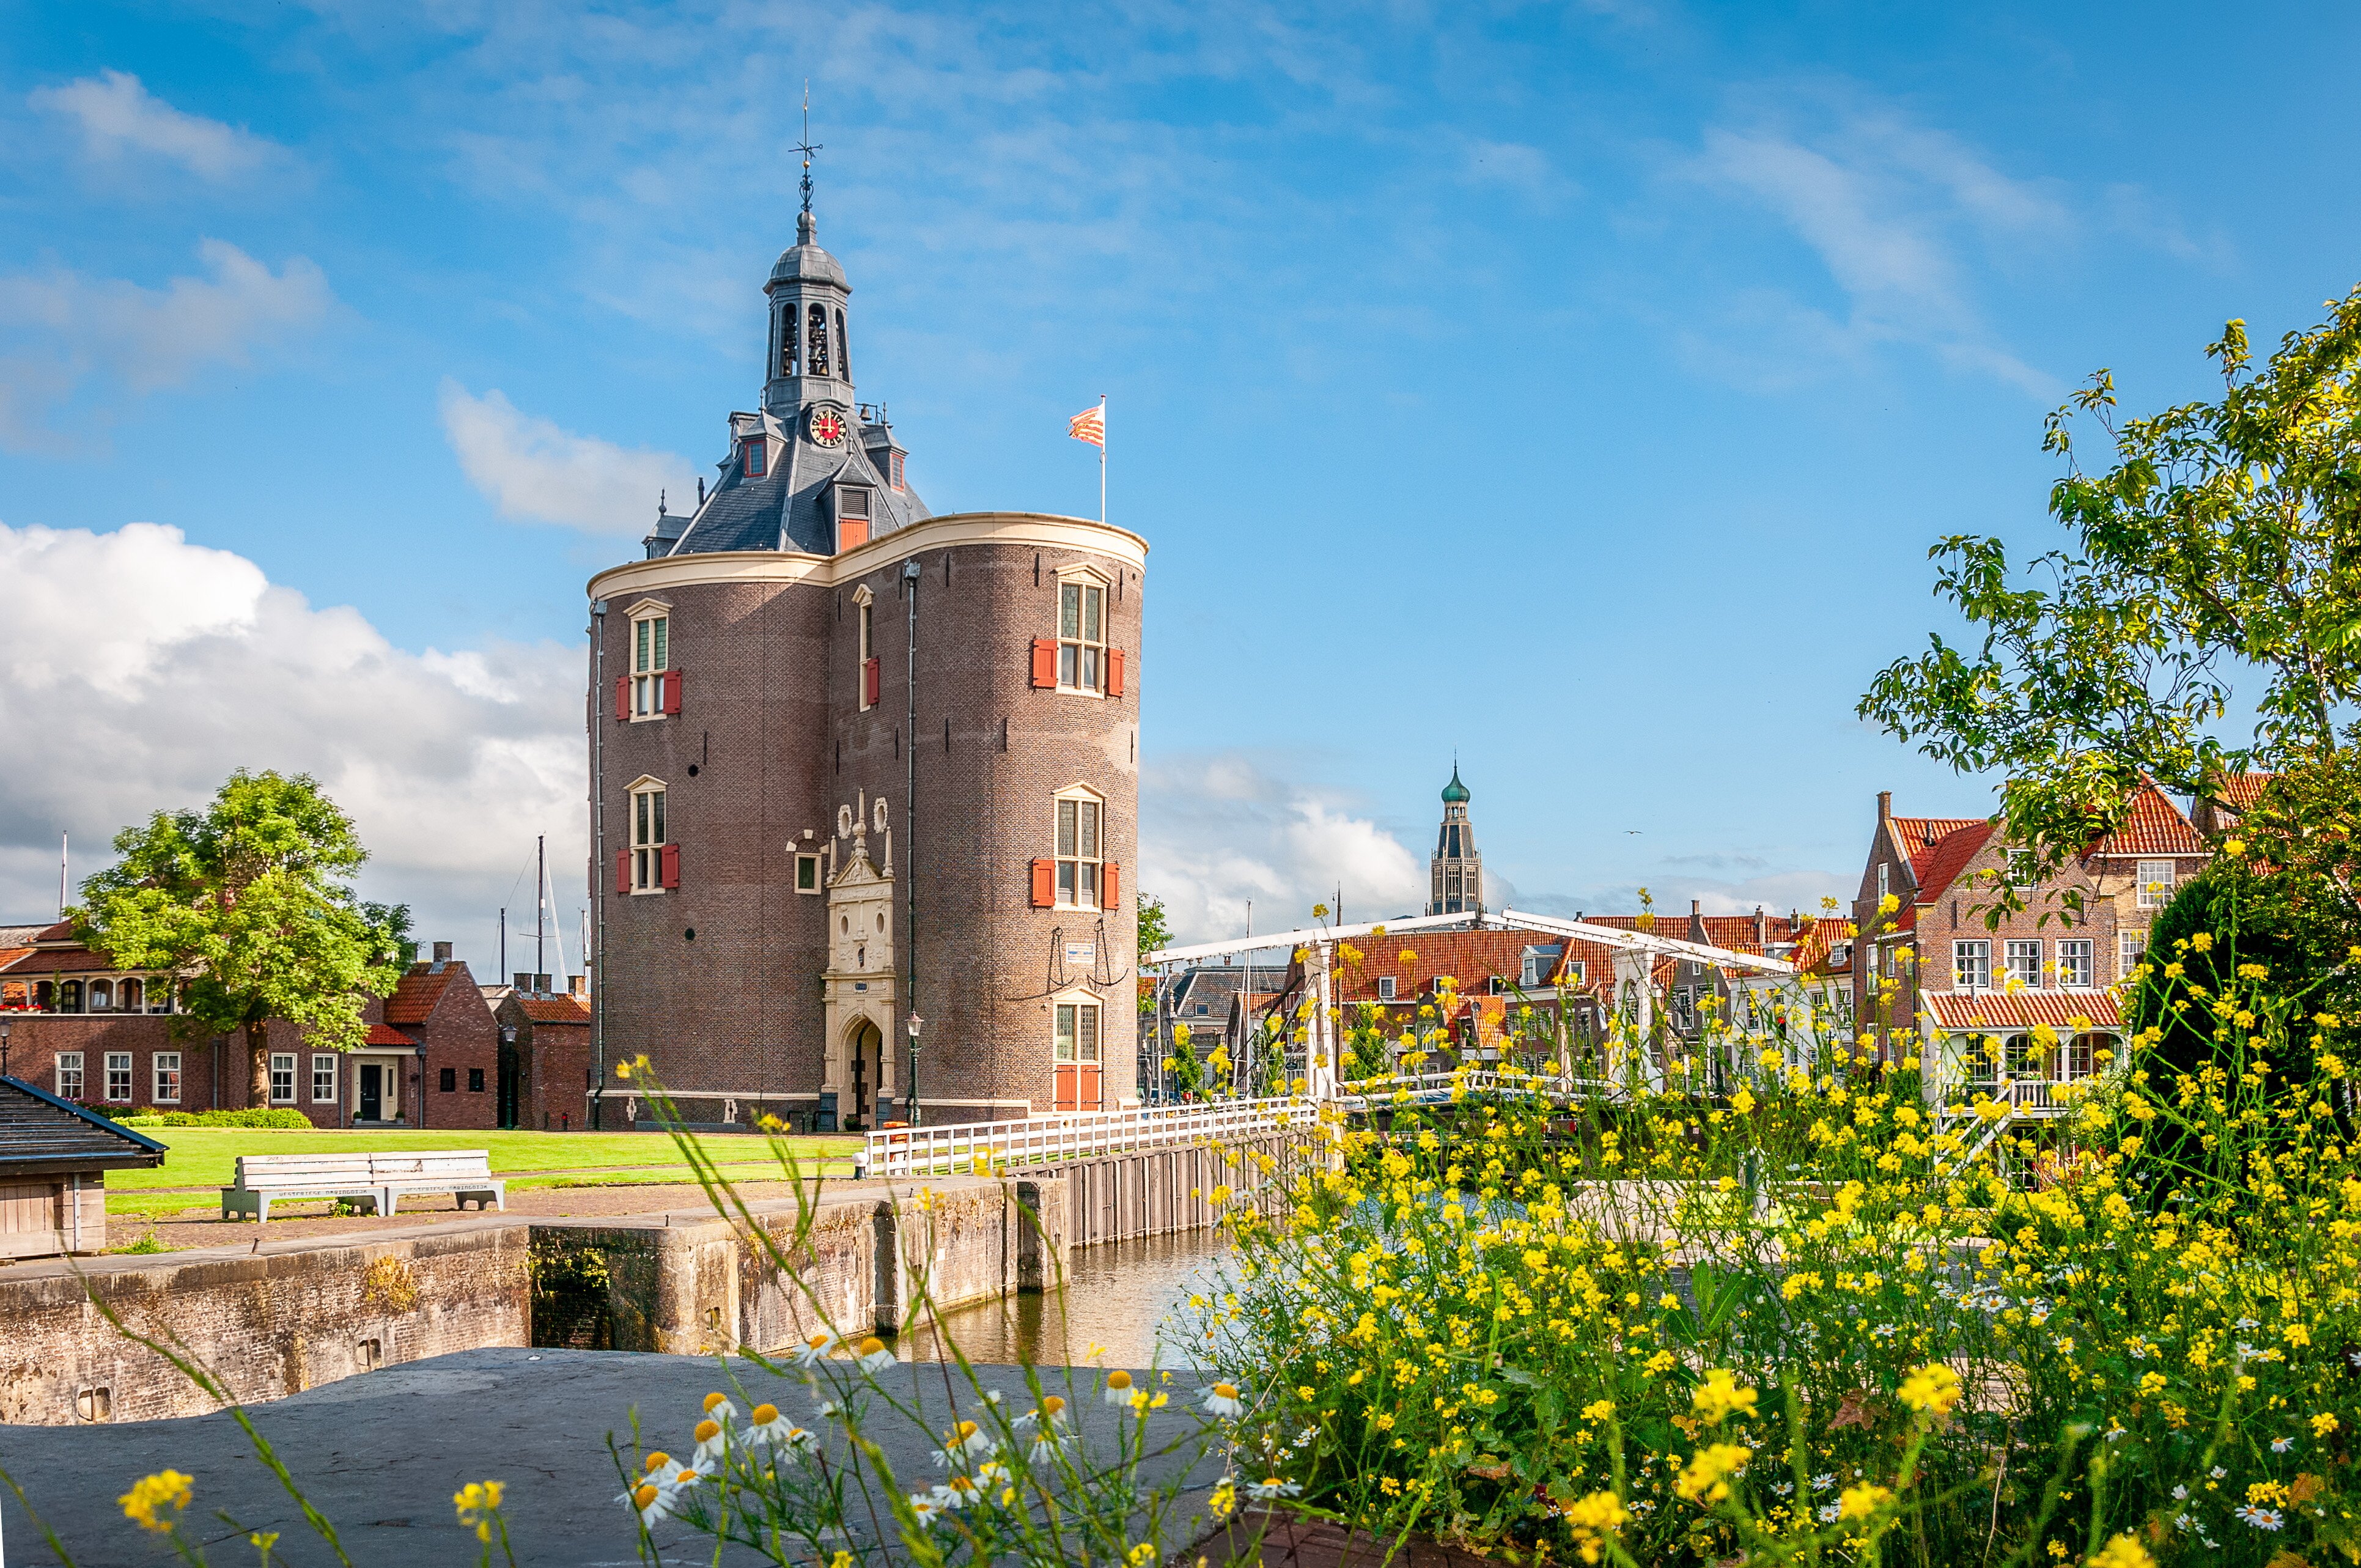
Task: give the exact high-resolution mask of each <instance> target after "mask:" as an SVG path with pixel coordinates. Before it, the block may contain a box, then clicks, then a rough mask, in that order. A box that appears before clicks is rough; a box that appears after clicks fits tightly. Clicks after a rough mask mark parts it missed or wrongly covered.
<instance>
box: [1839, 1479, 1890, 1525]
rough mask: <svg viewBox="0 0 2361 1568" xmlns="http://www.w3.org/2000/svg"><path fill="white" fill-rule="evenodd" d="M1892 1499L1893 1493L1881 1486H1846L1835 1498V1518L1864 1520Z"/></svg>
mask: <svg viewBox="0 0 2361 1568" xmlns="http://www.w3.org/2000/svg"><path fill="white" fill-rule="evenodd" d="M1893 1497H1894V1494H1893V1492H1891V1491H1890V1490H1888V1489H1887V1488H1885V1487H1883V1486H1847V1487H1846V1488H1845V1489H1844V1494H1843V1495H1842V1496H1841V1497H1838V1498H1837V1518H1839V1519H1867V1518H1868V1517H1869V1516H1870V1515H1872V1514H1873V1513H1875V1512H1876V1511H1877V1510H1878V1509H1880V1508H1883V1507H1884V1506H1885V1505H1886V1504H1887V1503H1888V1502H1890V1501H1892V1500H1893Z"/></svg>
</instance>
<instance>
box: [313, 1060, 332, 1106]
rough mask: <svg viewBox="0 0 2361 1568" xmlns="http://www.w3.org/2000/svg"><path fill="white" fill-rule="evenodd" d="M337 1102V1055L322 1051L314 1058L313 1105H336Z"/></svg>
mask: <svg viewBox="0 0 2361 1568" xmlns="http://www.w3.org/2000/svg"><path fill="white" fill-rule="evenodd" d="M335 1102H336V1055H335V1052H334V1051H320V1052H317V1053H315V1054H314V1055H313V1058H312V1103H313V1104H314V1105H334V1104H335Z"/></svg>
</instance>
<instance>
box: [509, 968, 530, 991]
mask: <svg viewBox="0 0 2361 1568" xmlns="http://www.w3.org/2000/svg"><path fill="white" fill-rule="evenodd" d="M509 978H511V980H513V981H516V988H517V989H518V990H519V991H531V990H532V989H533V976H531V975H529V974H527V973H526V972H525V971H524V970H517V971H516V973H515V974H513V975H511V976H510V977H509Z"/></svg>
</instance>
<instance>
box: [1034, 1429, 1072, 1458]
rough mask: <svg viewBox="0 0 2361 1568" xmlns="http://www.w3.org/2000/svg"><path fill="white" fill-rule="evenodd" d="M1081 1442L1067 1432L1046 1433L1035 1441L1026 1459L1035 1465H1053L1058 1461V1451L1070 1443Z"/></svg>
mask: <svg viewBox="0 0 2361 1568" xmlns="http://www.w3.org/2000/svg"><path fill="white" fill-rule="evenodd" d="M1080 1441H1081V1440H1080V1439H1078V1438H1075V1437H1073V1436H1072V1435H1071V1434H1069V1433H1066V1432H1061V1431H1045V1432H1043V1433H1042V1434H1041V1435H1040V1436H1039V1437H1037V1438H1035V1439H1034V1440H1033V1449H1032V1452H1031V1453H1028V1454H1027V1455H1026V1457H1027V1461H1028V1462H1030V1463H1031V1464H1053V1463H1055V1461H1056V1460H1057V1457H1058V1451H1059V1450H1060V1449H1061V1448H1064V1447H1065V1446H1066V1445H1067V1444H1068V1443H1071V1442H1080Z"/></svg>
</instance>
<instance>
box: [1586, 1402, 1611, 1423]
mask: <svg viewBox="0 0 2361 1568" xmlns="http://www.w3.org/2000/svg"><path fill="white" fill-rule="evenodd" d="M1614 1413H1615V1401H1614V1400H1612V1399H1593V1400H1592V1401H1591V1402H1590V1403H1588V1404H1587V1405H1585V1406H1583V1407H1582V1419H1583V1420H1586V1421H1603V1420H1606V1419H1607V1418H1608V1417H1609V1416H1611V1415H1613V1414H1614Z"/></svg>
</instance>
